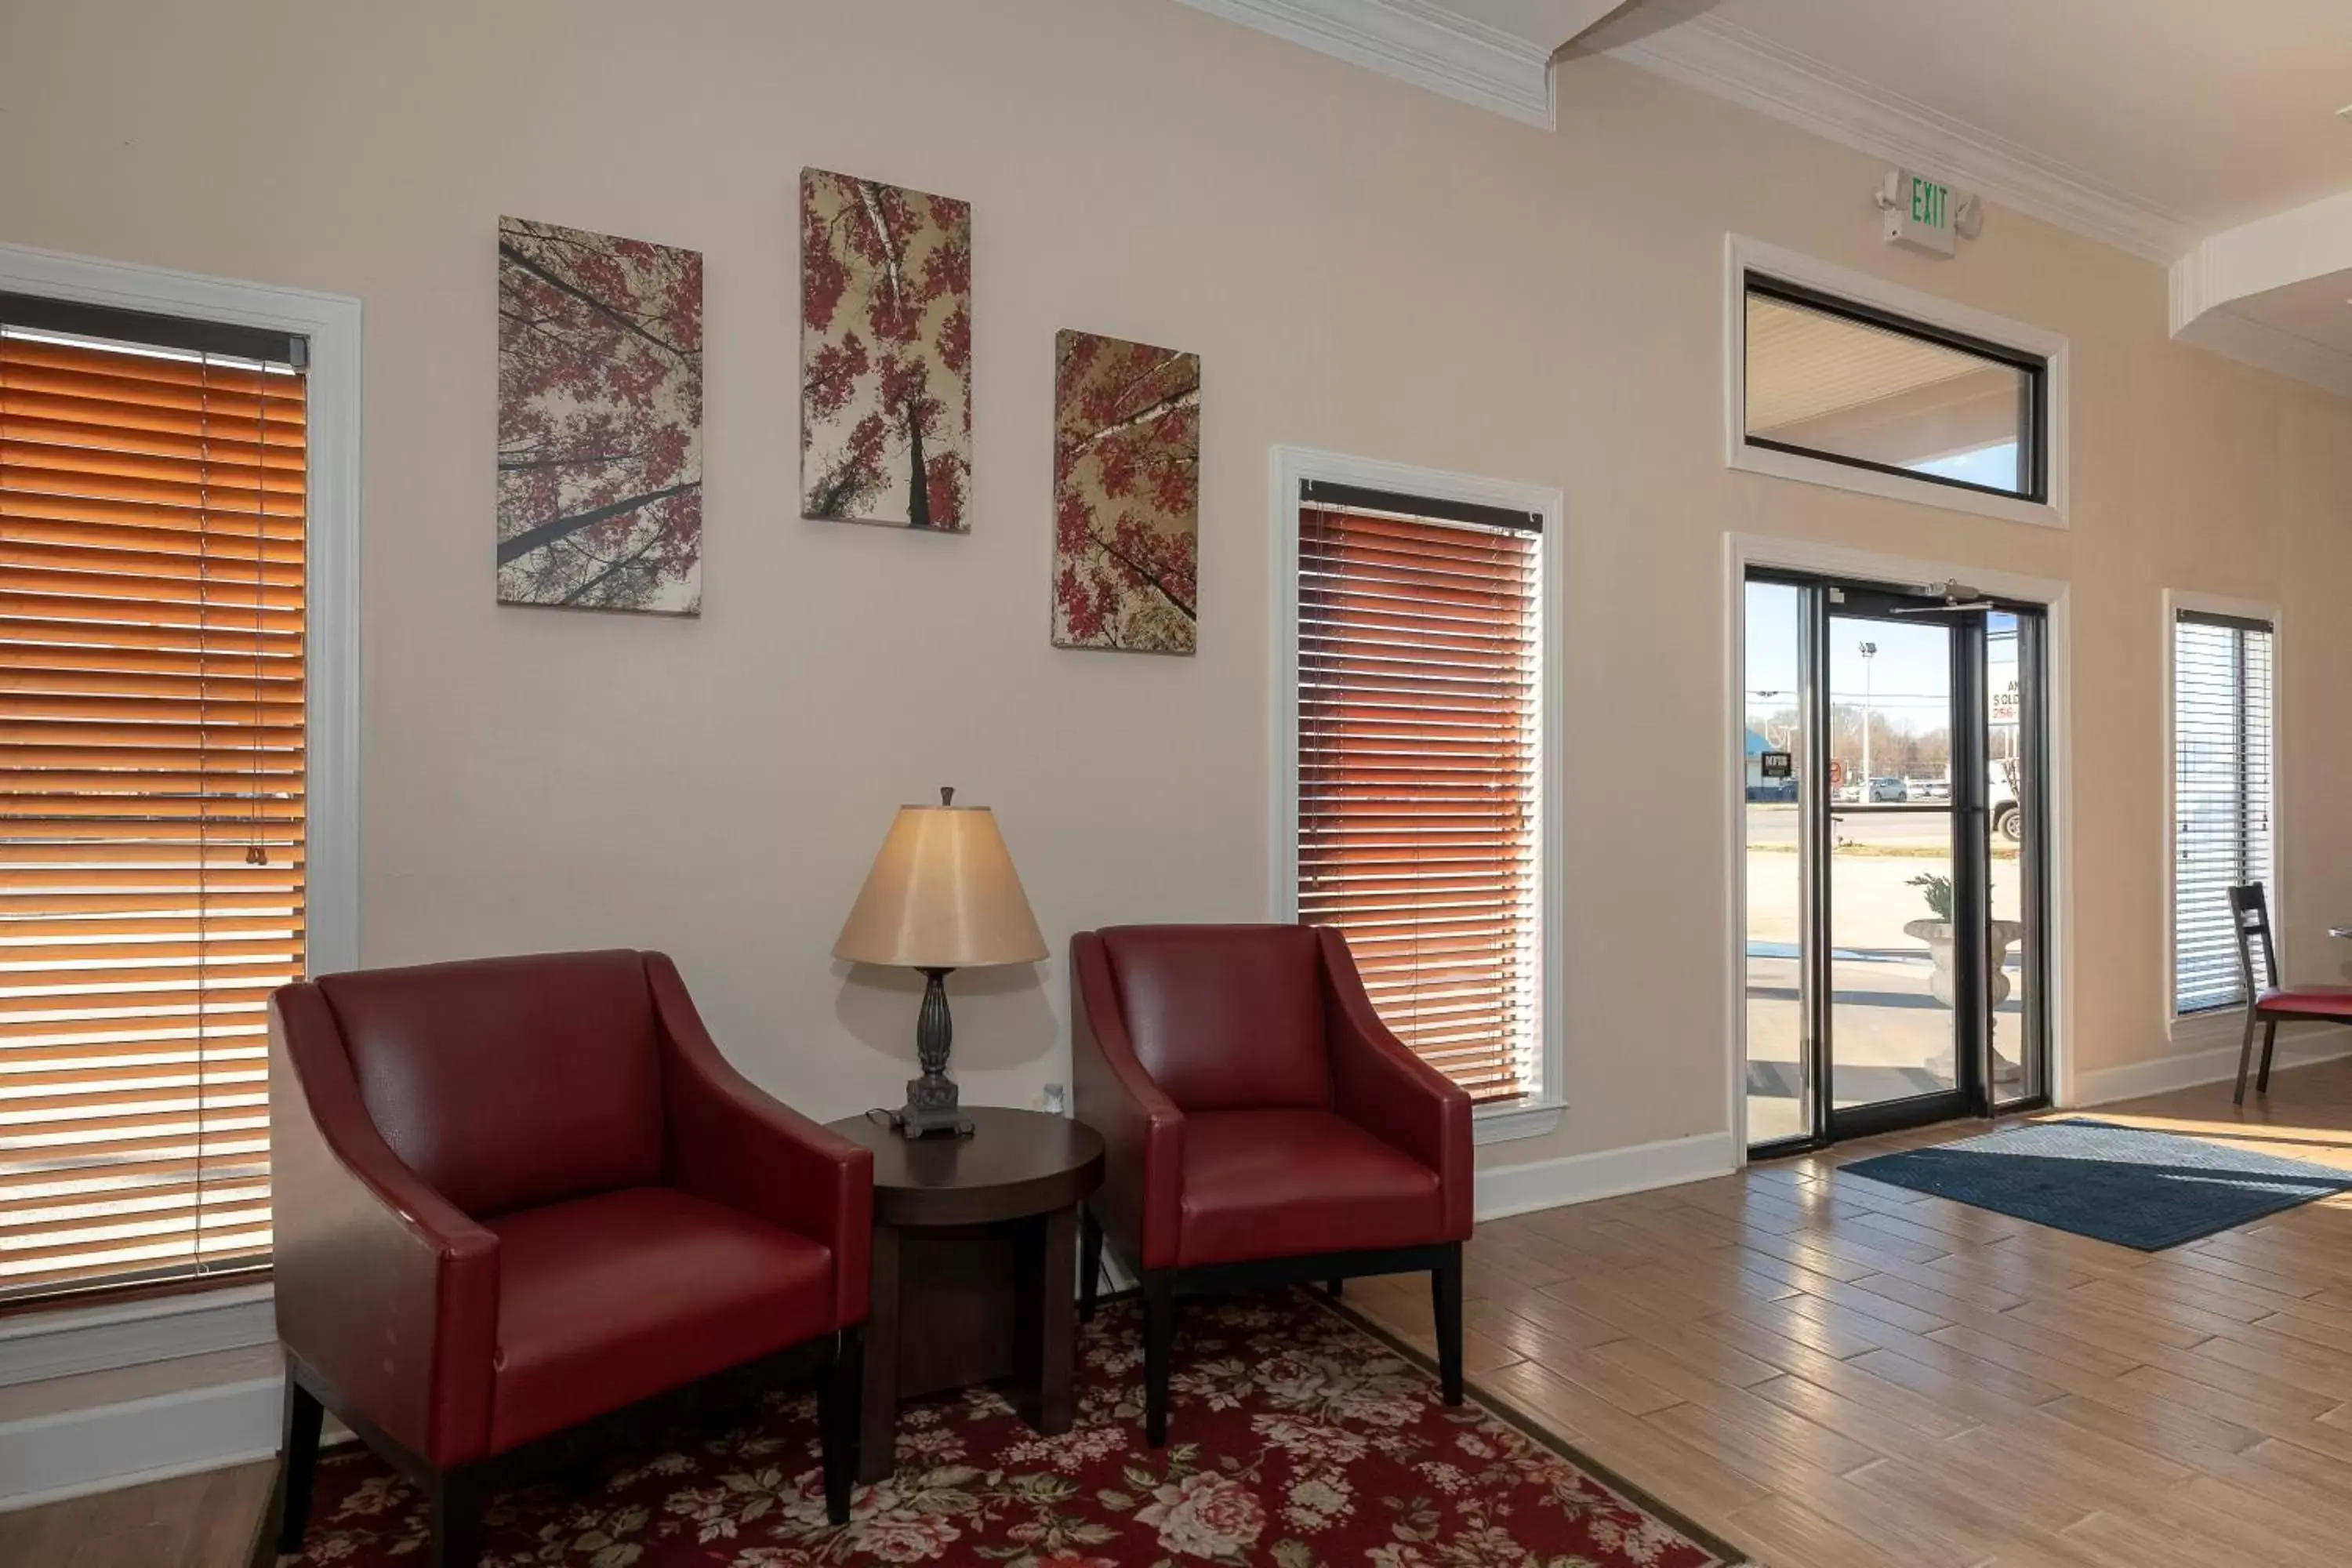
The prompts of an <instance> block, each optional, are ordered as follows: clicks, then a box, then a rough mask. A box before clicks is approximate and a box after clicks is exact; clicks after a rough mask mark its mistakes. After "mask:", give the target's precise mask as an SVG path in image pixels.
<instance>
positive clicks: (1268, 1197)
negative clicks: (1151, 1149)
mask: <svg viewBox="0 0 2352 1568" xmlns="http://www.w3.org/2000/svg"><path fill="white" fill-rule="evenodd" d="M1181 1214H1182V1223H1181V1226H1180V1232H1181V1234H1180V1236H1179V1238H1178V1241H1177V1254H1176V1263H1177V1266H1178V1267H1179V1268H1192V1267H1194V1266H1195V1265H1198V1264H1203V1263H1241V1262H1245V1261H1247V1260H1249V1259H1251V1258H1293V1257H1297V1256H1299V1255H1301V1254H1305V1253H1316V1252H1352V1251H1355V1250H1358V1249H1360V1248H1367V1247H1419V1246H1424V1245H1427V1244H1430V1243H1433V1242H1438V1241H1444V1240H1446V1239H1449V1238H1448V1237H1447V1236H1446V1233H1445V1205H1444V1201H1443V1199H1442V1198H1441V1197H1440V1195H1439V1193H1438V1184H1437V1173H1436V1172H1434V1171H1433V1170H1431V1169H1430V1168H1429V1167H1428V1166H1426V1165H1423V1164H1421V1163H1419V1162H1417V1161H1414V1160H1412V1159H1411V1158H1408V1157H1407V1156H1406V1155H1404V1154H1402V1153H1400V1152H1397V1151H1396V1150H1395V1149H1393V1148H1391V1147H1390V1146H1389V1145H1388V1144H1386V1143H1383V1142H1381V1141H1380V1140H1379V1139H1377V1138H1375V1137H1373V1136H1372V1135H1371V1134H1370V1133H1369V1132H1367V1131H1364V1130H1363V1129H1362V1128H1360V1127H1358V1126H1357V1125H1356V1124H1355V1123H1354V1122H1352V1121H1348V1120H1346V1119H1345V1118H1343V1117H1340V1116H1338V1115H1335V1114H1333V1113H1332V1112H1330V1111H1328V1110H1213V1111H1202V1112H1197V1113H1194V1114H1191V1115H1188V1116H1186V1117H1185V1118H1184V1180H1183V1196H1182V1199H1181Z"/></svg>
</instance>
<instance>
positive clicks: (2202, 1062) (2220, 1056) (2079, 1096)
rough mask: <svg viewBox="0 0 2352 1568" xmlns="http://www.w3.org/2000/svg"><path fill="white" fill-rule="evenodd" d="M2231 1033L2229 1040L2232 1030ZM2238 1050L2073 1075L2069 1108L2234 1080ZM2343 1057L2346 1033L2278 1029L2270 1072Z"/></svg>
mask: <svg viewBox="0 0 2352 1568" xmlns="http://www.w3.org/2000/svg"><path fill="white" fill-rule="evenodd" d="M2293 1027H2294V1026H2292V1025H2290V1026H2287V1028H2288V1029H2292V1028H2293ZM2231 1033H2232V1034H2233V1035H2234V1033H2235V1031H2234V1030H2233V1031H2231ZM2254 1048H2255V1053H2256V1057H2257V1059H2259V1058H2260V1054H2261V1049H2262V1042H2261V1041H2260V1040H2259V1039H2258V1040H2256V1041H2255V1043H2254ZM2238 1050H2239V1042H2238V1040H2237V1039H2235V1038H2232V1039H2231V1041H2230V1043H2229V1044H2228V1045H2223V1046H2212V1047H2206V1048H2204V1049H2201V1050H2194V1051H2183V1052H2180V1053H2179V1054H2178V1055H2175V1056H2168V1057H2158V1058H2155V1059H2154V1060H2153V1061H2145V1062H2130V1063H2126V1065H2125V1066H2122V1067H2119V1068H2095V1069H2093V1070H2090V1071H2087V1072H2081V1073H2077V1074H2076V1075H2075V1077H2074V1104H2075V1105H2077V1106H2089V1105H2113V1104H2114V1103H2115V1102H2116V1101H2117V1100H2137V1099H2139V1098H2140V1097H2141V1096H2143V1095H2149V1094H2163V1093H2166V1092H2168V1091H2169V1090H2171V1089H2189V1088H2193V1087H2195V1086H2196V1085H2198V1084H2200V1083H2223V1082H2227V1081H2228V1080H2230V1079H2234V1078H2236V1077H2237V1076H2238ZM2346 1056H2352V1030H2347V1029H2339V1028H2333V1027H2330V1028H2323V1029H2316V1030H2311V1031H2307V1032H2298V1033H2293V1034H2290V1033H2288V1032H2286V1030H2285V1029H2283V1030H2282V1031H2281V1032H2280V1035H2279V1042H2278V1054H2277V1056H2276V1057H2275V1058H2273V1060H2272V1062H2271V1068H2272V1070H2273V1071H2276V1070H2277V1069H2279V1068H2294V1067H2305V1066H2307V1065H2309V1064H2310V1063H2313V1062H2324V1061H2333V1060H2335V1059H2336V1058H2338V1057H2346ZM2251 1091H2252V1090H2251V1086H2249V1092H2251Z"/></svg>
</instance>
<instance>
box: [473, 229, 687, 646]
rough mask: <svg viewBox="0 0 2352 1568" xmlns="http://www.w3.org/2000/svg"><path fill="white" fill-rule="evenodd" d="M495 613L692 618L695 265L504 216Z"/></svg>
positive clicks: (652, 248)
mask: <svg viewBox="0 0 2352 1568" xmlns="http://www.w3.org/2000/svg"><path fill="white" fill-rule="evenodd" d="M498 527H499V552H498V553H499V602H500V603H501V604H509V605H572V606H575V607H578V608H582V609H597V610H645V611H652V612H656V613H658V614H667V615H683V616H691V615H698V614H700V613H701V606H702V256H701V253H700V252H698V251H692V250H677V249H674V248H672V247H668V246H666V245H650V244H647V243H646V242H645V241H644V240H637V239H617V238H614V237H613V236H611V235H604V234H589V233H586V232H584V231H583V230H580V229H576V228H564V227H562V226H558V225H556V224H551V223H530V222H526V221H524V220H522V219H520V218H509V217H502V218H500V219H499V500H498Z"/></svg>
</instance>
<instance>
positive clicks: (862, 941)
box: [833, 805, 1045, 969]
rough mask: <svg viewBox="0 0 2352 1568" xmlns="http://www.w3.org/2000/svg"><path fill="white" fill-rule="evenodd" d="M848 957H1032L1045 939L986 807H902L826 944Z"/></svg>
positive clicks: (916, 965)
mask: <svg viewBox="0 0 2352 1568" xmlns="http://www.w3.org/2000/svg"><path fill="white" fill-rule="evenodd" d="M833 956H834V957H835V958H843V959H847V960H848V961H849V962H850V963H892V964H901V965H904V966H906V967H908V968H909V969H971V968H976V967H978V966H980V965H982V964H990V963H1036V962H1037V961H1038V960H1039V959H1042V958H1044V957H1045V935H1044V933H1042V932H1040V931H1038V929H1037V917H1036V916H1035V915H1034V914H1032V913H1031V912H1030V910H1029V899H1028V896H1027V895H1026V894H1024V892H1022V890H1021V877H1020V874H1019V873H1018V872H1016V871H1014V870H1013V857H1012V856H1011V855H1009V854H1007V853H1006V852H1005V848H1004V839H1003V836H1002V835H1001V834H999V833H998V832H997V831H996V815H995V813H993V812H992V811H990V810H989V809H988V808H987V807H986V806H984V805H902V806H900V807H899V808H898V819H897V820H896V821H894V822H892V823H891V824H890V833H889V837H886V838H884V839H883V840H882V850H881V853H879V854H877V855H876V856H875V857H874V868H873V869H872V870H870V871H868V872H866V886H865V887H863V888H861V889H858V892H857V903H856V906H855V907H854V908H853V909H851V910H850V911H849V920H848V922H847V923H846V924H845V925H844V926H843V927H842V928H841V937H840V940H839V941H837V942H835V943H834V944H833Z"/></svg>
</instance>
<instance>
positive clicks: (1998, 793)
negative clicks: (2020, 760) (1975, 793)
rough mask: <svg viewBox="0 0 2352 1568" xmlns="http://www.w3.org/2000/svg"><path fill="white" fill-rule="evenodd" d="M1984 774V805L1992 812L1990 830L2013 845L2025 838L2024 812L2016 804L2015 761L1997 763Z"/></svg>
mask: <svg viewBox="0 0 2352 1568" xmlns="http://www.w3.org/2000/svg"><path fill="white" fill-rule="evenodd" d="M1985 773H1986V779H1985V784H1986V786H1987V787H1986V790H1985V804H1986V805H1988V806H1990V808H1991V810H1992V830H1993V831H1994V832H1995V833H1998V834H2000V836H2001V837H2003V838H2005V839H2007V840H2008V841H2009V842H2010V843H2011V844H2015V843H2016V842H2018V841H2019V840H2020V839H2021V838H2023V837H2025V811H2024V808H2023V807H2021V806H2020V805H2018V804H2017V760H2016V759H2015V758H2013V757H2012V758H2009V759H2007V760H2004V761H2001V762H1997V763H1993V764H1992V765H1991V766H1990V767H1989V768H1987V769H1986V770H1985Z"/></svg>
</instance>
